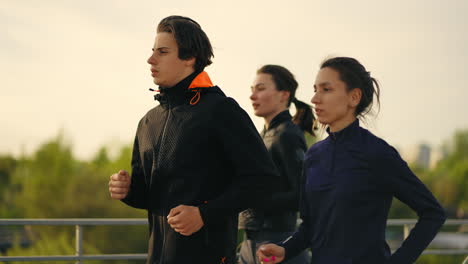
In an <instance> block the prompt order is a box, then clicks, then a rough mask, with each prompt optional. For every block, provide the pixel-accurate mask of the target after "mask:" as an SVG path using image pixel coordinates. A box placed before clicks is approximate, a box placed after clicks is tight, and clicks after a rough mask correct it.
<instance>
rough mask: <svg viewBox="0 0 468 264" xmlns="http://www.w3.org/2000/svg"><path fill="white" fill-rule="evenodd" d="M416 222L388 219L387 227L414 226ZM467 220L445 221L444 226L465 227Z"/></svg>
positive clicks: (414, 220) (412, 220)
mask: <svg viewBox="0 0 468 264" xmlns="http://www.w3.org/2000/svg"><path fill="white" fill-rule="evenodd" d="M417 222H418V220H417V219H388V221H387V225H388V226H401V225H415V224H416V223H417ZM467 224H468V219H447V220H446V221H445V223H444V226H449V225H467Z"/></svg>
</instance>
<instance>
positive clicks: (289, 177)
mask: <svg viewBox="0 0 468 264" xmlns="http://www.w3.org/2000/svg"><path fill="white" fill-rule="evenodd" d="M297 86H298V84H297V82H296V80H295V79H294V76H293V75H292V74H291V72H289V71H288V70H287V69H286V68H284V67H282V66H278V65H265V66H263V67H262V68H260V69H259V70H258V71H257V76H256V79H255V81H254V83H253V85H252V94H251V96H250V100H251V101H252V106H253V108H254V112H255V115H256V116H260V117H263V119H264V120H265V127H264V129H263V131H262V133H261V136H262V138H263V142H264V143H265V145H266V147H267V149H268V152H269V153H270V156H271V158H272V160H273V162H274V164H275V166H276V168H277V169H278V172H279V174H280V176H281V180H280V185H281V186H279V189H280V190H281V191H280V192H274V193H272V196H271V198H267V199H268V200H269V201H268V202H266V203H265V205H264V206H262V207H261V208H251V209H248V210H246V211H244V212H242V213H241V214H240V219H239V220H240V221H239V227H240V228H241V229H244V230H245V240H244V242H243V243H242V247H241V251H240V263H243V264H247V263H248V264H254V263H258V261H257V257H256V255H255V252H256V249H257V246H258V245H259V244H261V243H266V242H271V241H274V242H277V241H282V240H284V239H286V238H287V237H289V236H290V235H291V234H292V233H293V232H294V231H295V229H296V222H297V215H298V210H299V190H300V185H301V184H300V183H301V182H302V181H301V178H302V165H303V159H304V152H305V150H306V149H307V146H306V142H305V139H304V131H307V132H309V133H310V134H311V135H313V131H312V123H313V120H314V117H313V114H312V109H311V107H310V106H309V105H307V104H305V103H303V102H301V101H299V100H297V99H296V98H295V92H296V89H297ZM291 103H294V104H295V106H296V109H297V111H296V114H295V115H294V117H291V115H290V114H289V106H290V105H291ZM308 259H309V258H308V257H307V252H303V253H302V254H301V255H300V256H298V257H296V258H295V259H293V260H291V261H289V262H288V263H308Z"/></svg>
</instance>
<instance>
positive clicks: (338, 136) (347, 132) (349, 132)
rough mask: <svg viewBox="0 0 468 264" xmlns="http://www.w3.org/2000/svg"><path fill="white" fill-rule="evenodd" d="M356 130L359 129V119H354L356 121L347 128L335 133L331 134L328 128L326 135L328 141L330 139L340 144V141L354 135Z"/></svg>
mask: <svg viewBox="0 0 468 264" xmlns="http://www.w3.org/2000/svg"><path fill="white" fill-rule="evenodd" d="M358 128H359V119H357V118H356V120H354V121H353V122H352V123H351V124H349V125H348V126H347V127H345V128H343V129H341V130H340V131H337V132H331V131H330V127H327V133H328V135H329V137H330V139H332V140H333V141H337V142H340V141H342V140H345V139H346V138H350V137H352V136H353V135H354V134H355V133H356V131H358Z"/></svg>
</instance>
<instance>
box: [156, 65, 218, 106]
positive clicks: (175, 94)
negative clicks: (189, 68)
mask: <svg viewBox="0 0 468 264" xmlns="http://www.w3.org/2000/svg"><path fill="white" fill-rule="evenodd" d="M211 86H213V84H212V83H211V80H210V78H209V76H208V74H207V73H206V72H204V71H202V72H200V71H195V72H193V73H192V74H190V75H189V76H187V77H186V78H185V79H183V80H182V81H180V82H179V83H177V84H176V85H174V86H173V87H169V88H163V87H160V89H159V92H160V93H159V94H156V95H155V96H154V99H155V100H158V101H159V102H160V103H161V105H169V106H177V105H181V104H185V103H189V102H190V104H196V103H197V102H198V100H199V98H200V90H199V89H197V88H207V87H211ZM196 96H198V100H196V101H193V100H190V98H192V99H194V97H196ZM195 99H196V98H195ZM193 102H195V103H193Z"/></svg>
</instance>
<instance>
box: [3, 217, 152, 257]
mask: <svg viewBox="0 0 468 264" xmlns="http://www.w3.org/2000/svg"><path fill="white" fill-rule="evenodd" d="M146 224H148V220H147V219H143V218H141V219H140V218H128V219H127V218H112V219H102V218H80V219H0V225H8V226H14V225H21V226H24V225H45V226H63V225H66V226H73V225H74V226H75V255H62V256H14V257H3V256H0V261H60V260H62V261H63V260H68V261H70V260H72V261H73V260H75V261H76V264H81V263H82V262H81V261H82V260H135V259H146V257H147V255H148V254H101V255H84V254H83V226H99V225H101V226H109V225H146Z"/></svg>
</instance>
